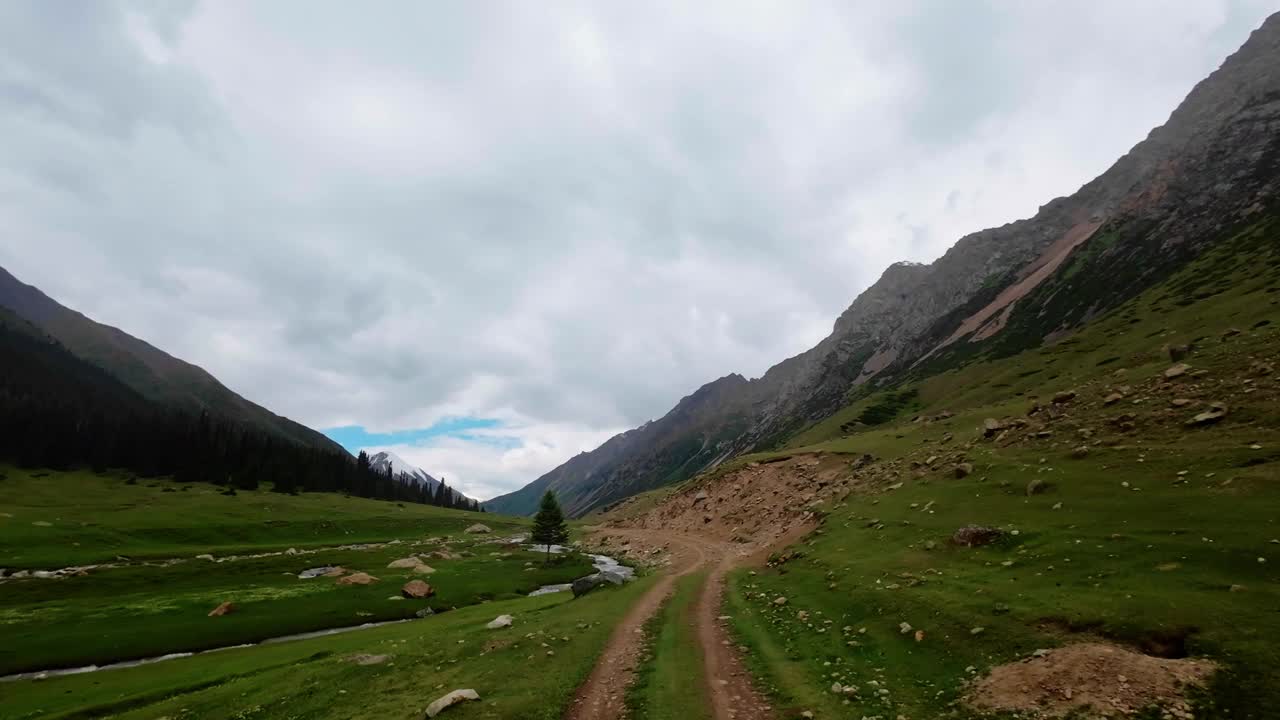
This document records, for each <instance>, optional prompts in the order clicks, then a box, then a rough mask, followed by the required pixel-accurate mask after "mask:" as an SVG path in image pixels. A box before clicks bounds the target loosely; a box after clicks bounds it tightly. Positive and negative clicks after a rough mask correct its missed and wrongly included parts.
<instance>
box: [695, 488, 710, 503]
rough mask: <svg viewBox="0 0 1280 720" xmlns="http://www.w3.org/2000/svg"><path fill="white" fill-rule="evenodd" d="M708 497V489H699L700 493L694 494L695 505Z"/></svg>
mask: <svg viewBox="0 0 1280 720" xmlns="http://www.w3.org/2000/svg"><path fill="white" fill-rule="evenodd" d="M706 499H707V491H706V490H699V491H698V494H697V495H694V496H693V504H694V505H697V504H698V503H700V502H702V501H703V500H706Z"/></svg>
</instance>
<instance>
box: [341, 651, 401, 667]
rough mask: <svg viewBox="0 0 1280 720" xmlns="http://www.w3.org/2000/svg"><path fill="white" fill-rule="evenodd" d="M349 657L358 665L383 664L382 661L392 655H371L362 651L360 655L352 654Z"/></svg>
mask: <svg viewBox="0 0 1280 720" xmlns="http://www.w3.org/2000/svg"><path fill="white" fill-rule="evenodd" d="M347 659H348V660H350V661H351V662H353V663H355V664H357V665H381V664H382V663H384V662H386V661H388V660H390V659H391V656H390V655H369V654H367V653H360V654H359V655H352V656H351V657H349V658H347Z"/></svg>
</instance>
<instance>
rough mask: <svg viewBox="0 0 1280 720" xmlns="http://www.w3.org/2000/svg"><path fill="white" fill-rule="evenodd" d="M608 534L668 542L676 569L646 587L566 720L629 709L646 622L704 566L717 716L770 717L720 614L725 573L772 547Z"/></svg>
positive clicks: (705, 624)
mask: <svg viewBox="0 0 1280 720" xmlns="http://www.w3.org/2000/svg"><path fill="white" fill-rule="evenodd" d="M807 530H808V528H803V527H798V528H796V529H795V530H793V531H792V532H789V533H787V535H785V536H783V537H782V538H780V539H779V540H778V541H777V542H775V543H772V544H771V545H770V548H772V547H776V546H780V545H785V544H789V543H791V542H794V541H795V540H796V539H798V538H799V537H800V535H802V534H803V532H807ZM608 534H609V535H611V536H614V537H621V538H625V539H627V540H628V541H630V542H632V543H633V544H634V545H638V546H642V547H667V548H669V549H670V551H671V554H672V561H671V565H670V568H669V569H668V570H667V571H665V572H664V574H663V576H662V578H661V579H660V580H659V581H658V583H657V584H656V585H654V586H653V588H652V589H650V590H649V592H647V593H645V595H644V597H642V598H641V599H640V600H639V601H638V602H637V603H636V604H635V605H634V606H633V607H632V608H631V610H630V611H628V613H627V615H626V617H624V618H623V620H622V622H621V623H619V625H618V627H617V629H615V630H614V633H613V636H612V637H610V638H609V644H608V645H607V646H606V647H605V651H604V654H603V655H602V656H601V658H600V660H599V662H597V663H596V667H595V669H594V670H592V672H591V675H590V676H589V677H588V678H587V681H586V682H585V683H583V685H582V687H580V688H579V689H578V694H577V696H576V698H575V699H574V704H573V705H572V706H571V708H570V710H569V712H568V714H567V715H566V716H565V717H566V720H613V719H615V718H622V717H624V716H625V714H626V708H625V703H624V700H625V697H626V691H627V688H628V687H629V686H630V684H631V682H632V680H634V678H635V669H636V665H637V664H638V662H639V658H640V652H641V650H642V648H643V644H644V635H643V632H644V624H645V623H646V622H647V621H648V620H649V618H651V617H652V616H653V614H654V613H656V612H657V611H658V609H659V608H661V607H662V603H663V601H664V600H665V599H666V598H667V596H668V595H670V594H671V591H672V587H673V586H674V584H675V581H676V579H677V578H679V577H682V576H684V575H688V574H689V573H693V572H697V571H699V570H709V571H710V572H708V573H707V577H706V580H705V581H704V582H703V586H702V588H701V590H700V591H699V593H698V600H697V602H696V605H695V609H694V617H695V622H696V631H697V636H698V642H699V644H700V645H701V646H702V652H703V662H704V664H705V668H704V670H705V677H706V679H707V697H709V698H710V701H711V713H712V717H713V718H715V720H769V719H770V718H772V717H773V716H772V708H771V707H770V705H769V703H768V701H767V699H766V698H765V697H764V696H763V695H761V694H760V693H758V692H757V691H756V690H755V688H754V687H752V683H751V677H750V674H749V673H748V672H747V670H746V668H745V667H744V666H743V664H742V660H741V658H740V657H739V653H738V651H737V648H736V647H735V646H734V645H733V643H732V642H731V640H730V638H729V635H728V633H727V631H726V630H725V628H724V626H723V623H722V622H721V621H720V620H718V619H717V618H718V617H719V614H720V606H721V601H722V599H723V597H724V579H725V575H726V574H727V573H728V572H729V570H731V569H733V568H734V567H736V566H738V565H741V564H744V563H748V562H751V561H760V560H762V559H763V557H764V556H765V555H766V554H767V553H768V551H769V549H770V548H753V547H751V546H744V545H742V544H735V543H729V542H723V541H717V540H710V539H707V538H702V537H699V536H696V535H692V534H686V533H671V532H662V531H655V530H631V529H610V530H609V531H608Z"/></svg>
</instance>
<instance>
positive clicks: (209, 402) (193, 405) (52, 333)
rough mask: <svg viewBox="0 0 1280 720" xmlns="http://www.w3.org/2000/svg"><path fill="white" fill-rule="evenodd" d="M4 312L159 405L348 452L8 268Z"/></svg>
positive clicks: (0, 284) (0, 280)
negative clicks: (69, 305) (66, 303)
mask: <svg viewBox="0 0 1280 720" xmlns="http://www.w3.org/2000/svg"><path fill="white" fill-rule="evenodd" d="M0 308H3V309H6V310H8V311H9V312H10V313H12V315H13V316H14V317H16V318H20V319H22V320H23V321H25V322H27V323H30V325H31V326H33V327H34V328H36V329H38V330H39V331H40V332H41V333H44V334H46V335H48V336H49V337H51V338H53V339H54V340H57V341H58V343H60V344H61V345H62V346H63V347H65V348H66V349H67V350H69V351H70V352H71V353H72V354H74V355H75V356H77V357H79V358H81V359H83V360H85V361H87V362H89V363H91V364H93V365H96V366H97V367H100V368H102V369H103V370H104V371H106V372H107V373H108V374H109V375H111V376H112V377H114V378H115V379H117V380H119V381H120V382H122V383H124V384H125V385H127V386H128V387H130V388H131V389H133V390H134V391H135V392H137V393H138V394H140V395H142V396H143V397H145V398H146V399H148V400H150V401H152V402H155V403H158V404H159V405H162V406H165V407H170V408H173V409H176V410H183V411H188V412H195V413H198V412H200V411H202V410H207V411H209V412H210V413H211V414H214V415H217V416H219V417H222V418H225V419H227V420H230V421H233V422H238V423H244V424H247V425H250V426H252V427H255V428H257V429H259V430H261V431H264V432H267V433H269V434H271V435H273V436H275V437H278V438H280V439H282V440H287V441H289V442H292V443H298V444H301V445H304V446H307V447H314V448H318V449H323V450H329V451H335V452H342V453H344V454H345V452H346V451H345V450H342V448H341V447H340V446H339V445H338V444H337V443H334V442H333V441H332V440H330V439H329V438H327V437H325V436H324V435H322V434H320V433H319V432H316V431H315V430H312V429H311V428H308V427H305V426H303V425H301V424H299V423H296V422H294V421H292V420H290V419H288V418H286V417H281V416H279V415H276V414H275V413H272V412H271V411H270V410H267V409H266V408H264V407H262V406H260V405H257V404H255V403H252V402H250V401H248V400H246V399H245V398H243V397H241V396H240V395H237V394H236V393H234V392H232V391H231V390H230V389H228V388H227V387H226V386H225V385H223V384H222V383H220V382H218V379H217V378H215V377H213V376H212V375H210V374H209V373H208V372H206V371H205V370H204V369H202V368H200V367H197V366H195V365H192V364H191V363H188V362H185V361H183V360H180V359H178V358H175V357H173V356H172V355H169V354H168V353H166V352H164V351H163V350H160V349H158V348H156V347H154V346H152V345H150V344H149V343H147V342H144V341H142V340H139V339H138V338H135V337H133V336H132V335H129V334H128V333H125V332H123V331H121V330H119V329H117V328H114V327H111V326H108V325H103V324H102V323H98V322H95V321H93V320H92V319H90V318H88V317H85V316H84V315H82V314H80V313H78V312H76V311H75V310H72V309H70V308H67V307H65V306H63V305H61V304H59V303H58V302H57V301H55V300H53V299H52V298H50V297H49V296H48V295H45V294H44V293H43V292H41V291H40V290H39V289H37V288H35V287H33V286H31V285H27V284H25V283H23V282H22V281H20V280H18V279H17V278H15V277H14V276H13V275H12V274H10V273H9V272H8V271H6V270H5V269H4V268H0Z"/></svg>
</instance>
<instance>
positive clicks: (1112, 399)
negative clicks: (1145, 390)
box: [1102, 393, 1124, 405]
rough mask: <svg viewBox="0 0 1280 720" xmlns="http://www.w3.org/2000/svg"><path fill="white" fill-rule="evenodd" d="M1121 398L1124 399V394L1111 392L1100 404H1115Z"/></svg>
mask: <svg viewBox="0 0 1280 720" xmlns="http://www.w3.org/2000/svg"><path fill="white" fill-rule="evenodd" d="M1123 399H1124V395H1121V394H1120V393H1111V394H1110V395H1108V396H1106V397H1105V398H1103V399H1102V404H1103V405H1115V404H1116V403H1118V402H1120V401H1121V400H1123Z"/></svg>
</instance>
